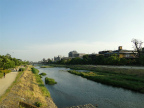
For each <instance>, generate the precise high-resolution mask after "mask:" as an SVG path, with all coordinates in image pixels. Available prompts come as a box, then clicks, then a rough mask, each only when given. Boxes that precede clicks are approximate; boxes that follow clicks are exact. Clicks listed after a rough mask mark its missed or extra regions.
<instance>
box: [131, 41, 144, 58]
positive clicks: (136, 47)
mask: <svg viewBox="0 0 144 108" xmlns="http://www.w3.org/2000/svg"><path fill="white" fill-rule="evenodd" d="M131 42H132V43H133V44H134V45H133V47H134V50H135V51H136V52H137V53H135V52H134V53H135V56H136V57H138V58H139V57H140V55H141V51H142V44H143V42H142V41H140V40H138V39H132V41H131Z"/></svg>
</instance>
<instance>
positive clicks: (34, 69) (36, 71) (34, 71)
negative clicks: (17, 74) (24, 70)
mask: <svg viewBox="0 0 144 108" xmlns="http://www.w3.org/2000/svg"><path fill="white" fill-rule="evenodd" d="M31 69H32V72H33V73H34V74H38V73H39V70H38V69H36V68H31Z"/></svg>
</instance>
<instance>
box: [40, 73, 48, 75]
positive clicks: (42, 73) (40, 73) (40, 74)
mask: <svg viewBox="0 0 144 108" xmlns="http://www.w3.org/2000/svg"><path fill="white" fill-rule="evenodd" d="M39 75H42V76H45V75H47V74H46V73H40V74H39Z"/></svg>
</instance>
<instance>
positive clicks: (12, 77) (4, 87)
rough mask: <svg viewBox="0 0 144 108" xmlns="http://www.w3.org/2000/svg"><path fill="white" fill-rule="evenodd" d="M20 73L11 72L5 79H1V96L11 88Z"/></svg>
mask: <svg viewBox="0 0 144 108" xmlns="http://www.w3.org/2000/svg"><path fill="white" fill-rule="evenodd" d="M17 74H18V72H10V73H8V74H6V76H5V78H4V77H2V78H1V79H0V96H2V95H3V94H4V93H5V91H6V90H7V89H8V87H10V85H11V84H12V83H13V81H14V80H15V78H16V76H17Z"/></svg>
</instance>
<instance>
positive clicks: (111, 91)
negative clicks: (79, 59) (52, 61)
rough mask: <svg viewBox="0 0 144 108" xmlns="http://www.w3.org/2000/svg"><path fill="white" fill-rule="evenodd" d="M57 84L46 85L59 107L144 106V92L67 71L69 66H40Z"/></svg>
mask: <svg viewBox="0 0 144 108" xmlns="http://www.w3.org/2000/svg"><path fill="white" fill-rule="evenodd" d="M37 69H39V71H40V73H42V72H45V73H46V74H47V75H46V76H43V78H42V80H43V81H44V79H45V77H49V78H53V79H55V81H56V82H57V84H56V85H45V86H46V87H47V89H48V90H49V91H50V94H51V97H52V99H53V101H54V102H55V104H56V105H57V106H58V108H66V107H71V106H77V105H84V104H89V103H90V104H93V105H94V106H95V105H96V104H97V105H98V108H144V94H141V93H136V92H133V91H130V90H126V89H122V88H117V87H112V86H107V85H104V84H101V83H97V82H94V81H90V80H87V79H86V78H82V77H80V76H76V75H73V74H70V73H68V72H66V71H67V70H69V69H67V68H58V67H55V68H39V67H37Z"/></svg>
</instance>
